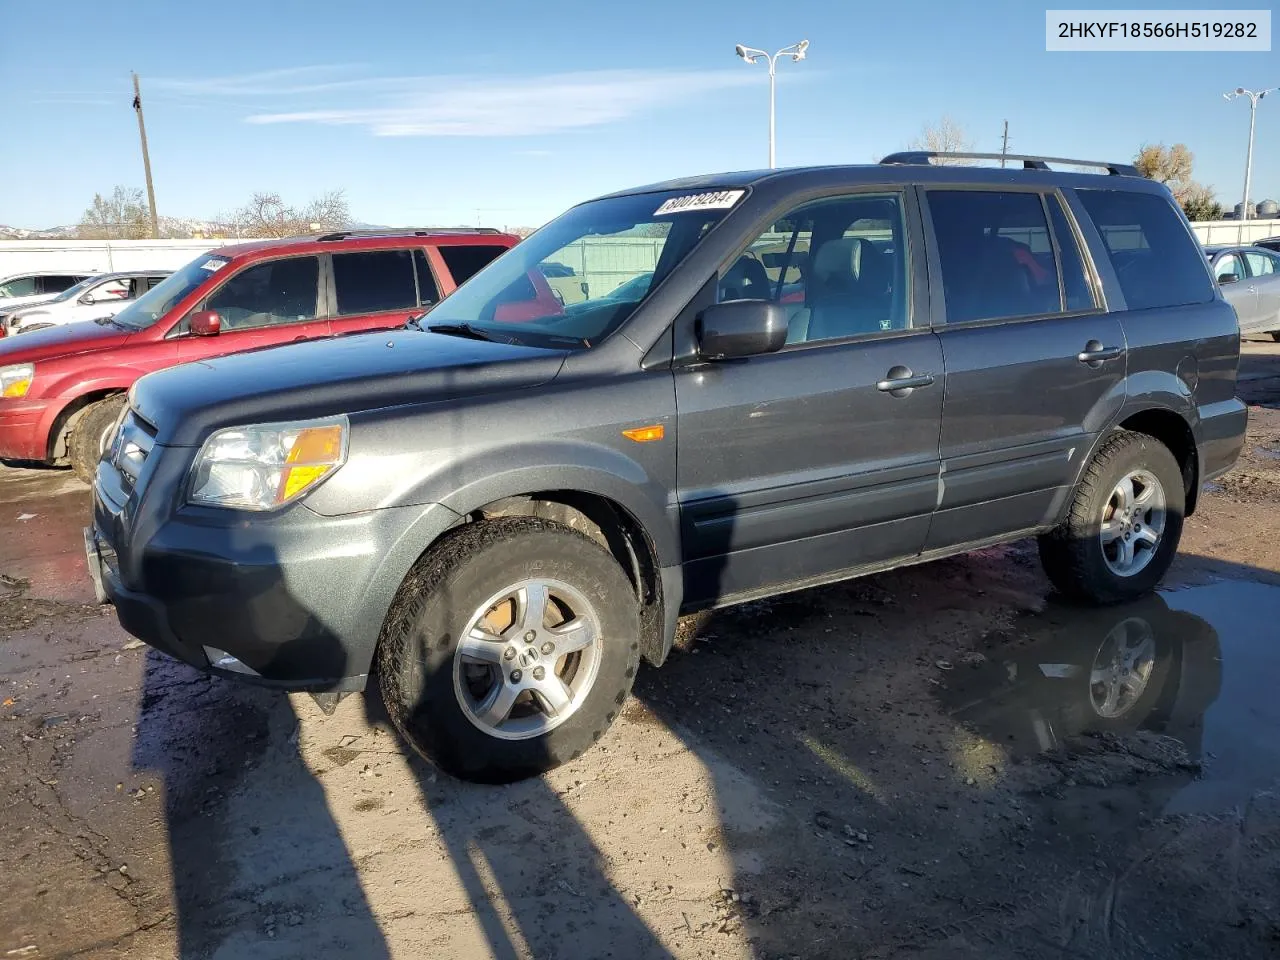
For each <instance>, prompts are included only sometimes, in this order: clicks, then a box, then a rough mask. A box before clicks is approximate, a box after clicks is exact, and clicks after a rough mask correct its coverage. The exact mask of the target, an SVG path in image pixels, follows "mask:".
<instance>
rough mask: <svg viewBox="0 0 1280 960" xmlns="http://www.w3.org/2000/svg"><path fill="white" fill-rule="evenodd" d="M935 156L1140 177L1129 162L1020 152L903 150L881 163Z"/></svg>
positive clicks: (922, 161)
mask: <svg viewBox="0 0 1280 960" xmlns="http://www.w3.org/2000/svg"><path fill="white" fill-rule="evenodd" d="M936 158H946V159H948V160H1003V161H1009V160H1015V161H1020V162H1021V163H1022V169H1024V170H1048V169H1049V164H1051V163H1063V164H1066V165H1067V166H1071V167H1097V168H1098V169H1100V170H1106V171H1107V173H1108V174H1110V175H1111V176H1113V177H1141V176H1142V174H1141V173H1139V172H1138V168H1137V167H1135V166H1134V165H1133V164H1131V163H1109V162H1107V161H1105V160H1068V159H1066V158H1065V157H1036V156H1029V155H1027V154H1021V153H951V152H947V151H941V150H905V151H903V152H901V153H891V154H889V155H888V156H887V157H885V158H884V159H883V160H881V161H880V162H881V163H910V164H917V165H924V166H929V165H930V163H929V162H930V161H931V160H934V159H936Z"/></svg>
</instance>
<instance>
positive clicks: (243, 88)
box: [147, 63, 397, 97]
mask: <svg viewBox="0 0 1280 960" xmlns="http://www.w3.org/2000/svg"><path fill="white" fill-rule="evenodd" d="M360 67H361V65H360V64H341V63H331V64H314V65H312V66H308V67H281V68H279V69H276V70H262V71H259V72H257V73H241V74H235V75H233V76H226V77H197V78H192V79H185V80H184V79H181V78H177V77H156V78H154V79H148V80H147V86H148V87H149V88H150V89H152V90H157V91H163V92H165V93H176V94H199V95H203V96H209V95H213V96H229V97H282V96H297V95H301V94H313V93H328V92H331V91H335V90H344V89H351V88H356V87H365V86H370V85H373V86H378V85H386V84H388V83H395V82H397V81H394V80H387V79H383V78H377V77H372V78H360V77H355V78H349V79H334V78H336V77H340V76H341V75H342V74H344V73H349V72H350V71H353V70H357V69H360Z"/></svg>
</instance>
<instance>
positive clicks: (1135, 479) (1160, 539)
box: [1040, 430, 1185, 604]
mask: <svg viewBox="0 0 1280 960" xmlns="http://www.w3.org/2000/svg"><path fill="white" fill-rule="evenodd" d="M1184 510H1185V494H1184V492H1183V487H1182V471H1181V470H1180V469H1179V467H1178V461H1177V460H1175V459H1174V457H1173V454H1172V453H1170V452H1169V448H1168V447H1166V446H1165V445H1164V444H1162V443H1161V442H1160V441H1159V440H1156V439H1155V438H1154V437H1149V436H1147V435H1146V434H1142V433H1133V432H1130V431H1128V430H1122V431H1119V432H1117V433H1116V434H1115V435H1114V436H1112V437H1110V438H1109V439H1108V440H1107V441H1106V442H1105V443H1103V445H1102V447H1101V448H1100V449H1099V450H1098V452H1097V453H1096V454H1094V457H1093V460H1092V461H1091V462H1090V463H1089V466H1088V467H1087V468H1086V469H1085V472H1084V477H1083V478H1082V479H1081V481H1080V484H1079V486H1077V488H1076V490H1075V493H1074V495H1073V497H1072V501H1071V508H1070V511H1069V513H1068V514H1067V519H1066V520H1065V521H1064V522H1063V523H1062V525H1061V526H1060V527H1058V529H1056V530H1054V531H1053V532H1052V533H1049V534H1046V535H1045V536H1042V537H1041V538H1040V561H1041V563H1042V564H1043V566H1044V570H1045V573H1046V574H1047V575H1048V577H1049V579H1050V581H1052V583H1053V585H1054V586H1055V587H1057V588H1058V590H1059V591H1061V592H1062V593H1063V594H1065V595H1066V596H1068V597H1071V598H1072V599H1075V600H1083V601H1087V602H1090V603H1100V604H1101V603H1119V602H1120V601H1123V600H1131V599H1133V598H1135V597H1139V596H1141V595H1143V594H1144V593H1148V592H1149V591H1151V590H1152V589H1154V588H1155V585H1156V584H1157V583H1159V582H1160V578H1161V577H1163V576H1164V575H1165V573H1166V571H1168V569H1169V565H1170V564H1172V563H1173V557H1174V554H1175V553H1176V552H1177V550H1178V541H1179V539H1180V538H1181V536H1182V519H1183V513H1184Z"/></svg>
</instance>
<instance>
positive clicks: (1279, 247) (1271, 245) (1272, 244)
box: [1253, 237, 1280, 253]
mask: <svg viewBox="0 0 1280 960" xmlns="http://www.w3.org/2000/svg"><path fill="white" fill-rule="evenodd" d="M1253 245H1254V246H1255V247H1266V248H1267V249H1268V250H1274V251H1276V252H1277V253H1280V237H1267V238H1266V239H1265V240H1255V241H1254V243H1253Z"/></svg>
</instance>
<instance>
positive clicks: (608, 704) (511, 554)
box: [377, 517, 640, 783]
mask: <svg viewBox="0 0 1280 960" xmlns="http://www.w3.org/2000/svg"><path fill="white" fill-rule="evenodd" d="M529 582H540V583H544V582H545V583H552V584H556V583H559V584H563V585H566V589H571V590H573V591H575V592H576V594H577V596H578V597H579V598H580V599H581V600H585V602H586V604H587V606H588V611H589V614H590V616H592V617H593V618H594V622H595V623H596V624H597V625H598V628H599V634H600V640H599V642H598V643H596V644H594V645H593V647H592V650H593V651H594V653H593V654H592V656H593V658H594V660H593V662H594V667H593V668H592V672H591V676H592V677H593V678H594V679H593V681H592V682H591V683H590V684H589V686H586V687H585V688H584V690H583V691H582V695H581V698H580V699H578V698H577V695H576V694H575V699H574V706H573V709H572V712H567V713H566V714H565V717H564V719H562V720H557V721H553V722H555V724H556V725H554V726H553V727H551V729H549V730H547V731H546V732H542V733H540V734H537V735H528V736H525V737H524V738H523V739H504V738H502V737H500V736H498V735H495V734H493V733H491V732H488V731H487V730H486V729H484V728H483V726H482V723H481V722H478V721H477V720H476V719H475V716H476V713H477V710H476V709H475V704H474V703H472V705H471V707H470V708H469V707H468V706H467V705H466V701H469V698H470V696H471V694H470V690H469V688H468V689H467V691H466V692H464V691H463V688H462V687H461V686H460V684H466V683H468V682H474V678H473V679H472V681H467V680H460V679H459V676H460V675H459V674H458V673H457V672H456V671H457V670H459V669H463V668H466V669H469V670H471V671H475V670H476V669H477V666H476V664H475V663H474V662H473V661H469V660H466V659H462V660H460V661H458V662H459V663H461V664H462V667H459V666H458V665H457V663H455V654H457V652H458V646H459V641H460V639H461V638H462V636H463V634H464V632H465V631H467V630H468V626H469V624H471V623H472V622H473V620H474V618H475V617H476V615H477V614H478V613H479V612H480V611H481V610H483V609H486V608H485V607H484V606H483V605H484V604H486V602H487V601H489V600H491V599H492V598H494V597H495V596H498V595H501V594H503V591H506V590H509V589H511V588H512V587H513V585H516V584H520V583H529ZM520 596H524V595H520ZM555 602H557V603H558V602H559V601H558V600H556V601H555ZM512 603H513V606H512V608H511V609H512V611H513V612H512V613H511V616H510V620H511V627H509V628H506V629H504V630H495V631H492V632H493V634H494V635H495V637H496V638H497V639H498V640H499V641H500V643H501V644H502V646H501V647H500V651H501V653H502V655H503V656H506V652H507V647H508V646H510V647H511V648H512V650H511V653H512V655H513V656H514V655H515V654H519V655H520V656H521V657H523V656H524V655H526V654H527V651H528V650H529V649H530V648H529V646H526V645H525V644H527V643H528V641H527V640H526V639H525V638H526V637H527V636H528V633H527V632H522V631H524V630H525V626H523V625H522V626H520V628H519V629H518V630H517V629H516V624H517V613H518V611H519V600H518V599H517V600H513V601H512ZM490 609H491V608H490ZM548 609H549V610H550V609H552V606H550V605H549V606H548ZM484 622H485V623H486V624H489V623H490V621H487V620H486V621H484ZM512 631H515V632H514V633H513V632H512ZM639 635H640V627H639V604H638V601H637V598H636V592H635V589H634V588H633V587H632V584H631V582H630V580H629V579H628V578H627V576H626V574H625V573H624V572H623V570H622V568H621V567H620V566H619V565H618V562H617V561H616V560H615V559H614V558H613V556H612V555H611V554H610V553H609V552H608V551H607V550H605V549H604V548H602V547H601V546H600V545H599V544H597V543H595V542H594V541H593V540H590V539H589V538H587V537H586V536H583V535H582V534H580V533H578V532H576V531H574V530H571V529H570V528H568V527H566V526H563V525H561V524H558V523H553V522H550V521H547V520H539V519H533V518H525V517H513V518H504V519H496V520H490V521H485V522H481V523H474V524H468V525H466V526H464V527H461V528H459V529H458V530H456V531H455V532H453V533H452V534H450V535H448V536H447V537H445V538H444V539H443V540H442V541H441V542H440V543H439V544H437V545H436V546H434V547H433V548H432V549H431V550H429V551H428V552H427V553H426V554H425V555H424V556H423V557H422V558H421V559H420V560H419V561H418V562H417V564H415V565H414V567H413V569H412V570H411V571H410V572H409V574H408V576H407V577H406V578H405V580H404V583H403V584H401V587H400V590H399V592H398V593H397V595H396V599H395V601H394V602H393V604H392V607H391V610H390V611H389V613H388V614H387V619H386V622H385V623H384V625H383V630H382V636H381V637H380V639H379V642H378V652H377V668H378V677H379V685H380V688H381V692H382V697H383V700H384V701H385V703H386V708H387V713H388V714H389V716H390V718H391V720H392V722H393V723H394V724H395V726H396V729H397V730H399V731H400V733H401V735H402V736H403V737H404V738H405V740H406V741H408V743H409V744H410V745H411V746H412V747H413V748H414V749H415V750H416V751H417V752H418V753H420V754H422V755H423V756H424V757H426V758H427V759H428V760H430V761H431V762H432V763H434V764H436V765H437V766H439V767H440V768H441V769H443V770H445V771H446V772H448V773H450V774H453V775H454V776H456V777H460V778H462V779H465V780H473V781H477V782H483V783H508V782H512V781H515V780H520V779H523V778H525V777H531V776H536V775H537V774H540V773H543V772H544V771H547V770H550V769H552V768H553V767H556V766H558V765H560V764H562V763H565V762H566V761H569V760H572V759H574V758H576V757H578V756H579V755H580V754H582V753H583V751H585V750H587V749H588V748H589V747H591V745H592V744H594V743H595V742H596V741H597V740H599V739H600V737H601V736H602V735H603V734H604V732H605V731H606V730H607V729H608V728H609V725H610V724H611V723H613V721H614V719H616V717H617V716H618V713H619V711H621V709H622V705H623V703H624V702H625V700H626V698H627V694H628V693H630V691H631V685H632V683H633V682H634V679H635V675H636V670H637V668H638V666H639V661H640V644H639ZM553 638H554V634H550V633H549V634H547V635H543V636H540V637H539V638H538V641H539V643H541V641H543V640H544V639H553ZM536 645H537V644H534V646H536ZM548 656H551V657H552V659H546V658H545V657H544V659H542V660H541V661H540V662H541V663H542V664H551V665H552V670H553V671H558V670H560V669H571V668H572V667H573V666H574V661H573V657H574V656H575V655H574V654H570V655H569V656H568V657H567V658H565V659H564V660H560V659H558V658H556V657H555V655H554V654H551V655H548ZM577 656H579V657H581V656H584V655H583V654H578V655H577ZM521 662H522V660H521V659H520V658H516V659H511V660H500V661H499V662H497V663H490V664H480V665H479V667H478V669H480V670H482V671H485V670H487V671H492V675H493V676H496V677H498V678H499V679H497V680H496V682H497V683H498V684H502V683H504V682H506V678H507V677H509V676H510V673H509V671H510V670H511V669H513V668H515V667H517V666H519V665H520V664H521ZM576 663H577V666H578V667H579V668H581V667H582V664H583V663H585V661H584V660H581V659H579V660H578V661H576ZM534 666H535V663H534V662H530V663H528V664H526V670H527V671H532V670H533V669H534ZM543 677H544V678H546V677H547V674H546V673H545V669H544V673H543ZM552 677H553V678H554V674H553V675H552ZM481 682H482V683H488V682H490V681H489V680H482V681H481ZM522 696H523V697H525V698H526V699H525V700H524V703H523V705H521V703H520V702H517V712H518V711H519V710H524V711H525V712H526V713H527V714H534V713H536V712H537V711H536V708H537V707H538V706H539V705H540V703H541V701H539V700H537V699H536V698H535V697H534V696H533V695H532V693H526V694H522ZM512 716H515V714H512ZM530 722H532V723H534V724H535V725H536V724H537V722H539V721H538V719H537V717H534V718H533V719H532V720H531V721H530ZM543 722H545V721H543ZM493 729H494V730H499V731H501V730H503V729H504V728H503V727H502V726H501V725H498V726H495V727H494V728H493Z"/></svg>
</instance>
